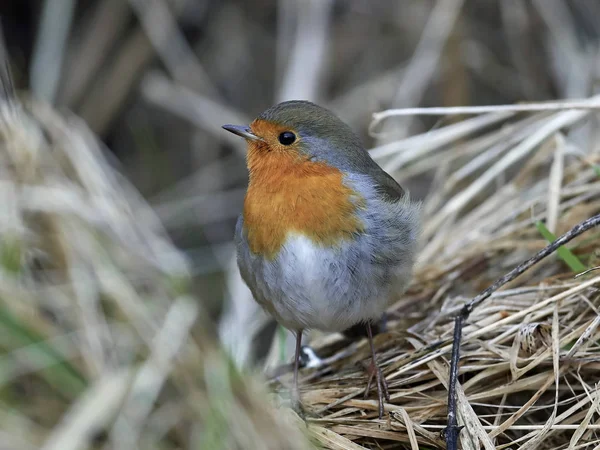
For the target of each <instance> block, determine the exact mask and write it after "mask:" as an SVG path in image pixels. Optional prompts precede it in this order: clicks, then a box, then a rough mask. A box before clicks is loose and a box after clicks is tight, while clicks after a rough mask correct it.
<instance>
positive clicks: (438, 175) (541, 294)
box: [272, 110, 600, 449]
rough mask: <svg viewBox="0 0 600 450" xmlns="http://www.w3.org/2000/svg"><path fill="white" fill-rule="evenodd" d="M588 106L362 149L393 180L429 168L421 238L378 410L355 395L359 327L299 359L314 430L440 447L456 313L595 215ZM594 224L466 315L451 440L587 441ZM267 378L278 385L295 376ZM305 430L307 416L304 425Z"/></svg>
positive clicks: (360, 385) (382, 338)
mask: <svg viewBox="0 0 600 450" xmlns="http://www.w3.org/2000/svg"><path fill="white" fill-rule="evenodd" d="M590 116H591V114H590V112H589V111H585V110H569V111H561V112H542V113H540V114H535V115H530V114H529V115H515V114H513V113H510V112H509V113H497V112H496V113H491V114H487V115H482V116H478V117H474V118H470V119H467V120H464V121H462V122H458V123H455V124H452V125H448V126H445V127H441V128H439V129H436V130H433V131H431V132H429V133H427V134H424V135H421V136H415V137H411V138H409V139H406V140H404V141H400V142H394V143H391V144H388V145H385V146H383V147H379V148H376V149H373V150H372V154H373V156H374V157H376V158H378V159H379V162H380V163H381V164H382V165H383V167H385V168H387V169H388V170H393V169H395V168H397V167H400V166H402V168H401V169H400V170H399V171H398V172H397V174H398V178H399V179H400V180H402V179H405V178H409V177H411V176H415V175H418V174H420V173H423V172H426V171H431V170H433V171H434V173H435V177H434V185H435V188H434V190H433V192H434V193H433V194H432V195H431V196H430V198H428V199H427V200H426V202H425V203H424V215H425V218H424V222H425V228H424V232H423V241H424V245H423V249H422V251H421V259H420V261H419V263H418V265H417V268H416V271H415V276H414V281H413V283H412V285H411V288H410V289H409V291H408V292H407V293H406V294H405V295H404V296H402V297H401V298H399V299H398V301H397V302H396V303H395V304H394V305H393V306H391V308H390V309H389V319H388V328H387V331H386V332H384V333H381V334H379V335H377V336H376V338H375V345H376V348H377V351H378V354H379V361H380V364H381V366H382V368H383V371H384V374H385V376H386V378H387V381H388V385H389V387H390V394H391V402H390V403H389V404H386V405H385V409H386V411H387V412H388V413H389V414H388V415H387V416H386V418H385V419H384V420H378V418H377V400H376V391H375V389H373V390H372V391H371V393H370V395H369V396H368V397H367V398H366V399H364V398H363V391H364V388H365V385H366V374H365V372H364V370H363V365H361V362H364V361H365V360H368V358H369V349H368V344H367V341H366V339H362V340H358V341H349V340H347V339H344V338H343V337H342V336H341V335H321V336H318V337H316V338H315V339H313V341H312V342H311V347H312V348H313V349H314V350H315V352H316V355H317V356H318V357H319V358H320V359H321V360H320V361H318V360H315V361H313V362H315V363H316V364H315V365H316V366H317V367H316V368H305V369H303V370H302V372H301V385H302V387H301V394H302V399H303V402H304V404H305V405H306V409H307V410H308V411H309V416H311V414H312V416H313V417H311V418H310V419H309V424H310V427H316V428H315V429H317V430H320V431H322V430H327V431H328V432H329V433H330V434H329V435H328V436H329V439H330V440H329V442H328V448H333V449H358V448H372V449H387V448H390V449H391V448H394V449H396V448H410V449H418V448H445V447H446V443H445V441H444V439H443V438H442V435H441V433H440V432H441V431H442V429H443V428H444V427H445V426H446V423H447V418H446V414H447V395H448V390H447V385H448V373H449V359H450V350H451V346H452V334H453V321H452V320H451V319H452V317H453V316H454V315H455V314H456V313H457V312H458V311H459V309H460V307H461V306H462V305H463V304H465V302H466V301H468V300H469V299H470V298H472V297H474V296H475V295H476V294H477V293H478V292H480V291H482V290H483V289H485V288H486V287H488V286H489V285H490V284H492V283H493V282H494V281H495V280H496V279H498V278H499V277H501V276H502V275H504V274H506V273H507V272H509V271H510V270H511V269H512V268H514V267H515V266H516V265H517V264H519V263H520V262H522V261H524V260H526V259H527V258H529V257H530V256H532V255H533V254H534V253H536V252H537V251H538V250H541V249H542V248H543V247H545V246H546V245H547V244H548V240H547V239H546V238H544V235H546V236H547V237H548V238H549V239H552V237H550V236H549V235H548V233H547V232H548V231H550V232H554V234H555V235H557V236H558V235H560V234H563V233H564V232H566V231H567V230H569V229H570V228H571V227H573V226H574V225H576V224H577V223H579V222H581V221H582V220H584V219H587V218H589V217H591V216H593V215H595V214H597V213H598V212H600V183H599V182H598V180H599V176H600V171H599V170H598V167H597V166H596V165H595V164H596V163H597V162H598V158H599V157H598V152H597V149H598V147H595V148H594V147H593V146H591V147H588V146H587V143H588V142H592V143H594V139H593V133H592V134H591V135H590V134H588V133H589V132H590V128H589V127H590V126H592V128H593V124H594V122H593V121H592V119H593V118H590ZM598 235H599V231H598V230H597V229H592V230H591V231H589V232H588V233H587V234H584V235H582V236H580V237H579V238H577V239H576V240H574V241H573V242H572V243H571V244H570V245H569V248H568V249H561V254H560V255H559V256H557V255H551V256H550V257H548V258H546V259H545V260H543V261H542V262H541V263H539V264H537V265H536V266H534V267H533V268H531V269H530V270H529V271H527V272H526V273H524V274H523V275H521V276H520V277H519V278H517V279H516V280H515V281H513V282H512V283H510V284H508V285H506V286H504V288H503V289H501V290H499V291H498V292H496V293H494V294H493V295H492V297H491V298H490V299H488V300H487V301H486V302H484V303H483V304H482V305H481V306H480V307H479V308H477V309H475V311H474V312H473V313H472V314H471V316H470V318H469V320H468V322H467V324H466V326H465V328H464V333H463V343H462V347H461V359H460V372H459V374H460V375H459V382H460V385H459V388H458V392H457V396H458V410H459V423H461V424H464V425H465V428H464V429H463V431H462V432H461V442H462V448H465V449H471V448H473V449H474V448H486V449H493V448H498V449H501V448H530V449H533V448H536V449H544V448H546V449H550V448H551V449H560V448H587V446H597V445H598V443H600V440H599V436H598V431H599V430H600V421H599V417H600V416H599V413H600V411H599V410H598V405H599V403H600V390H599V389H598V386H597V384H596V383H597V381H598V373H599V372H598V371H599V370H600V347H599V345H598V339H600V330H599V329H598V324H600V316H599V315H598V309H599V308H600V304H599V295H598V290H597V287H596V286H597V285H598V283H599V282H600V276H599V274H600V272H593V271H592V272H589V273H587V274H584V275H583V276H579V277H577V278H575V274H576V273H577V272H581V271H582V270H583V269H585V268H587V267H593V266H595V265H598V264H596V259H597V256H598V253H597V252H598V242H599V241H598ZM285 369H286V368H282V372H283V373H281V374H279V375H278V376H277V377H274V378H273V379H272V386H273V388H274V389H279V390H280V391H281V392H282V394H283V393H284V391H285V390H286V389H287V387H286V386H289V384H290V380H291V375H290V374H289V367H288V368H287V369H288V370H287V371H286V370H285ZM310 427H309V429H310Z"/></svg>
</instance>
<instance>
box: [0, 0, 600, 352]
mask: <svg viewBox="0 0 600 450" xmlns="http://www.w3.org/2000/svg"><path fill="white" fill-rule="evenodd" d="M0 15H1V16H2V23H3V27H4V33H5V35H6V40H7V46H8V51H9V54H10V58H11V62H12V69H13V76H14V79H15V84H16V86H17V87H18V88H19V89H23V90H29V91H31V94H32V95H33V96H34V97H35V98H38V99H42V100H45V101H47V102H49V103H51V104H53V105H55V106H57V107H59V108H66V109H68V110H70V111H72V112H74V113H75V114H77V115H79V116H80V117H81V118H83V120H85V121H86V123H87V124H88V125H89V127H90V128H91V129H92V130H93V131H94V132H95V133H97V134H98V136H99V137H100V138H101V139H102V140H103V142H104V143H105V144H106V146H107V149H109V150H108V151H110V152H111V153H112V156H114V163H115V164H117V166H118V169H119V170H120V171H121V172H122V173H124V174H125V175H126V177H127V178H128V179H129V180H131V181H132V183H133V184H134V186H135V187H136V188H137V189H138V190H139V191H140V192H141V193H142V195H143V196H144V197H145V198H146V199H147V200H148V201H149V203H150V204H151V206H152V207H153V208H155V210H156V212H157V214H158V217H159V219H160V220H161V221H162V222H163V224H164V226H165V227H166V229H167V230H168V233H169V235H170V236H171V238H172V239H173V240H174V242H175V243H176V245H177V246H178V247H179V248H181V249H183V250H184V251H185V253H186V255H187V256H188V257H189V259H190V261H191V264H192V268H193V275H194V290H195V291H196V293H197V294H198V295H199V297H200V298H201V299H202V301H203V302H205V303H206V306H207V308H208V310H209V311H210V313H211V314H212V316H213V317H214V318H215V319H218V318H219V317H220V315H221V314H222V313H223V310H224V305H225V304H226V300H227V299H228V298H229V297H231V296H234V297H236V298H240V295H242V293H243V295H242V297H243V299H242V300H239V301H238V303H239V304H238V306H237V308H238V309H237V310H236V311H237V313H236V312H233V313H232V314H233V315H236V314H237V315H238V316H239V315H240V314H241V315H242V316H247V315H248V314H254V313H256V311H255V309H254V306H253V305H248V302H249V298H248V295H249V294H248V293H247V291H244V289H245V288H244V287H243V286H241V285H240V280H239V278H236V277H237V275H236V273H235V271H234V270H232V255H233V248H232V245H231V240H232V235H233V230H234V225H235V219H236V216H237V214H238V213H239V212H240V210H241V206H242V201H243V196H244V188H245V183H246V177H247V175H246V169H245V162H244V143H243V142H241V140H239V139H237V138H236V137H235V136H233V135H230V134H228V133H226V132H224V131H223V130H221V128H220V126H221V125H222V124H225V123H234V124H245V123H248V122H249V121H251V120H252V118H253V117H254V116H256V115H257V114H258V113H260V112H261V111H262V110H264V109H266V108H268V107H269V106H271V105H273V104H275V103H277V102H279V101H283V100H288V99H308V100H312V101H315V102H317V103H319V104H322V105H323V106H326V107H329V108H331V109H332V110H333V111H334V112H336V113H337V114H338V115H339V116H340V117H341V118H342V119H344V120H345V121H347V122H349V123H350V124H351V126H352V127H353V128H354V129H355V130H356V131H357V133H359V135H360V136H361V137H362V138H363V140H364V143H365V145H366V146H367V148H371V147H374V146H377V145H381V144H383V143H385V142H388V141H390V140H397V139H399V138H403V137H406V136H408V135H413V134H416V133H422V132H424V131H426V130H428V129H431V128H433V127H436V126H440V125H444V124H448V123H450V122H452V120H455V119H456V117H453V118H451V119H444V120H440V119H439V118H436V117H413V118H411V119H406V120H395V121H393V125H390V124H389V123H386V124H384V125H385V127H384V128H383V129H382V130H380V131H383V132H384V133H379V135H378V136H379V137H372V136H370V135H369V134H368V132H367V130H368V125H369V123H370V121H371V115H372V113H374V112H377V111H381V110H384V109H387V108H397V107H408V106H450V105H484V104H505V103H515V102H523V101H544V100H550V99H559V98H580V97H587V96H589V95H590V94H592V93H593V92H595V90H597V87H598V83H597V82H598V70H599V68H600V58H599V56H600V55H599V48H600V47H599V39H600V21H599V20H598V17H600V3H599V2H597V1H596V0H572V1H566V0H537V1H536V0H532V1H526V0H502V1H499V0H496V1H495V0H486V1H481V0H414V1H412V0H402V1H389V0H344V1H340V0H278V1H275V0H237V1H236V0H219V1H216V0H129V1H127V0H20V1H4V2H2V3H1V5H0ZM382 136H384V137H382ZM432 173H433V170H424V171H419V173H416V174H414V176H412V175H411V176H410V177H408V179H403V180H401V181H403V183H404V184H405V185H406V186H407V187H408V188H409V190H410V191H411V194H412V195H413V197H415V198H417V199H423V198H425V197H426V195H427V194H428V189H429V186H430V184H431V176H432ZM239 308H241V310H240V309H239ZM245 308H249V311H251V313H249V312H248V310H246V309H245ZM257 314H260V313H257ZM236 320H238V321H239V317H238V318H237V319H236ZM236 320H234V322H233V323H238V322H236ZM262 324H263V322H260V324H258V325H256V327H258V328H260V327H261V326H262ZM226 326H227V327H230V326H231V322H229V325H226ZM245 352H246V350H244V352H243V353H245Z"/></svg>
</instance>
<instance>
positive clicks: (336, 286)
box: [222, 100, 421, 418]
mask: <svg viewBox="0 0 600 450" xmlns="http://www.w3.org/2000/svg"><path fill="white" fill-rule="evenodd" d="M222 127H223V128H224V129H225V130H227V131H229V132H231V133H234V134H236V135H238V136H240V137H242V138H243V139H245V141H246V143H247V151H246V162H247V168H248V175H249V176H248V187H247V190H246V195H245V198H244V203H243V211H242V212H241V214H240V215H239V217H238V220H237V223H236V227H235V235H234V242H235V248H236V253H237V265H238V268H239V271H240V275H241V277H242V279H243V280H244V282H245V283H246V285H247V286H248V288H249V289H250V291H251V293H252V295H253V297H254V299H255V300H256V302H257V303H258V304H259V305H261V306H262V307H263V308H264V309H265V310H266V311H267V312H268V313H270V314H271V315H272V316H273V317H274V318H275V320H276V321H277V322H279V323H280V324H281V325H282V326H284V327H285V328H287V329H288V330H290V331H292V332H293V333H294V334H295V337H296V348H295V357H294V375H293V387H292V388H291V391H290V392H291V404H292V408H293V409H295V410H296V411H300V412H302V411H303V406H302V403H301V399H300V391H299V388H298V365H299V360H300V356H301V352H302V335H303V333H304V331H306V330H311V329H316V330H322V331H325V332H343V331H344V330H348V329H350V328H353V327H357V326H361V325H363V326H364V327H365V330H366V335H367V338H368V341H369V346H370V353H371V355H370V356H371V362H370V364H369V365H368V367H367V371H368V382H367V387H366V389H365V397H367V396H368V394H369V391H370V389H371V385H372V381H373V378H374V377H375V378H376V383H377V395H378V413H379V417H380V418H382V417H383V414H384V399H385V400H386V401H388V402H389V401H390V398H389V392H388V388H387V383H386V380H385V378H384V377H383V375H382V371H381V368H380V367H379V364H378V363H377V355H376V352H375V347H374V345H373V333H372V329H371V324H372V323H376V322H377V321H378V320H380V319H381V317H382V314H383V313H384V311H385V310H386V309H387V307H388V306H389V305H390V303H391V302H392V301H393V300H394V299H396V298H397V297H398V296H399V295H401V294H402V293H404V292H405V291H406V289H407V287H408V284H409V283H410V281H411V279H412V273H413V266H414V262H415V258H416V253H417V244H418V239H419V234H420V228H421V223H420V203H419V202H414V201H412V200H411V199H410V195H409V193H408V192H407V191H405V190H404V189H403V188H402V187H401V186H400V185H399V184H398V183H397V182H396V181H395V180H394V178H392V176H390V175H389V174H388V173H386V172H385V171H384V170H383V169H382V168H381V167H380V166H379V165H378V164H377V163H376V162H375V161H374V160H373V159H372V158H371V156H370V155H369V153H368V152H367V151H366V149H365V147H364V146H363V144H362V142H361V140H360V139H359V137H358V136H357V135H356V134H355V133H354V132H353V130H352V129H351V128H350V126H348V125H347V124H346V123H344V122H343V121H342V120H341V119H339V118H338V117H337V116H336V115H335V114H334V113H333V112H331V111H330V110H328V109H326V108H323V107H321V106H319V105H316V104H315V103H312V102H309V101H306V100H290V101H285V102H282V103H279V104H277V105H275V106H272V107H270V108H269V109H267V110H266V111H264V112H262V113H261V114H260V115H258V117H256V119H254V120H253V121H252V122H251V123H250V124H249V125H223V126H222Z"/></svg>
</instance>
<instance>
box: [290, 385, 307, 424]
mask: <svg viewBox="0 0 600 450" xmlns="http://www.w3.org/2000/svg"><path fill="white" fill-rule="evenodd" d="M290 407H291V408H292V410H294V412H295V413H296V414H298V415H299V416H300V418H301V419H302V420H306V412H305V410H304V405H302V401H301V400H300V392H299V391H298V390H297V389H292V390H291V392H290Z"/></svg>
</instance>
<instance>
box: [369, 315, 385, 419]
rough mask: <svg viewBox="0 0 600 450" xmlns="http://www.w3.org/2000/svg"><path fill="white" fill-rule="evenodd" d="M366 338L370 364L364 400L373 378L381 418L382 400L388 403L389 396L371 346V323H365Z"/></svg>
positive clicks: (373, 347) (373, 348)
mask: <svg viewBox="0 0 600 450" xmlns="http://www.w3.org/2000/svg"><path fill="white" fill-rule="evenodd" d="M366 326H367V336H368V337H369V346H370V347H371V358H372V359H371V364H370V365H369V368H368V369H367V372H368V374H369V381H368V382H367V388H366V389H365V398H366V397H367V395H369V391H370V390H371V384H372V382H373V377H375V380H376V381H377V396H378V400H379V418H380V419H381V418H383V400H384V399H385V400H386V401H388V402H389V401H390V394H389V391H388V386H387V382H386V381H385V378H384V376H383V374H382V373H381V369H380V368H379V365H378V364H377V358H376V354H375V346H374V345H373V333H372V331H371V322H367V325H366Z"/></svg>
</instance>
